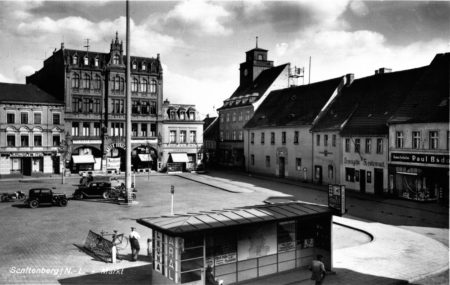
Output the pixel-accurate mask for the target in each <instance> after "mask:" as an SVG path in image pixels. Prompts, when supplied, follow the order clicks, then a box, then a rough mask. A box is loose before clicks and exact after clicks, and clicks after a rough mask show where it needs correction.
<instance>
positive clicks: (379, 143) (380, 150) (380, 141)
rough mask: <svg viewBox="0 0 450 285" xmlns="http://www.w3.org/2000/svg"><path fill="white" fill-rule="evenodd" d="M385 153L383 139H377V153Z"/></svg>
mask: <svg viewBox="0 0 450 285" xmlns="http://www.w3.org/2000/svg"><path fill="white" fill-rule="evenodd" d="M382 153H383V139H377V154H382Z"/></svg>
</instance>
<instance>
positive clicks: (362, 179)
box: [359, 169, 366, 193]
mask: <svg viewBox="0 0 450 285" xmlns="http://www.w3.org/2000/svg"><path fill="white" fill-rule="evenodd" d="M359 191H361V193H366V171H365V170H362V169H361V170H360V171H359Z"/></svg>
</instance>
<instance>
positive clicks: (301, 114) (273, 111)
mask: <svg viewBox="0 0 450 285" xmlns="http://www.w3.org/2000/svg"><path fill="white" fill-rule="evenodd" d="M341 82H342V77H338V78H334V79H329V80H326V81H321V82H316V83H313V84H309V85H302V86H297V87H290V88H286V89H280V90H275V91H272V92H271V93H270V94H269V95H268V96H267V98H266V99H265V100H264V102H263V103H262V104H261V106H260V107H259V108H258V110H257V111H256V112H255V114H254V115H253V117H252V118H251V119H250V121H248V123H247V124H246V125H245V126H244V128H257V127H258V128H259V127H276V126H295V125H309V124H312V122H313V121H314V119H315V118H316V116H317V115H318V114H319V112H320V110H321V109H322V108H323V107H324V105H325V104H326V103H327V101H328V100H329V99H330V97H331V95H332V94H333V92H334V91H335V90H336V89H337V88H338V87H339V85H340V84H341Z"/></svg>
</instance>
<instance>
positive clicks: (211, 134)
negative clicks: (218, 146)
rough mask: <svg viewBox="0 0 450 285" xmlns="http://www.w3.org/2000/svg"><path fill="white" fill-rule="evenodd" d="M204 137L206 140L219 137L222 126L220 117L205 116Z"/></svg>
mask: <svg viewBox="0 0 450 285" xmlns="http://www.w3.org/2000/svg"><path fill="white" fill-rule="evenodd" d="M203 122H204V124H203V130H204V131H203V138H204V139H205V140H217V139H219V134H220V128H219V119H218V117H210V118H205V119H204V120H203Z"/></svg>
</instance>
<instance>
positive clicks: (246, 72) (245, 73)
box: [244, 68, 248, 76]
mask: <svg viewBox="0 0 450 285" xmlns="http://www.w3.org/2000/svg"><path fill="white" fill-rule="evenodd" d="M247 74H248V70H247V68H246V69H244V76H247Z"/></svg>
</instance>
